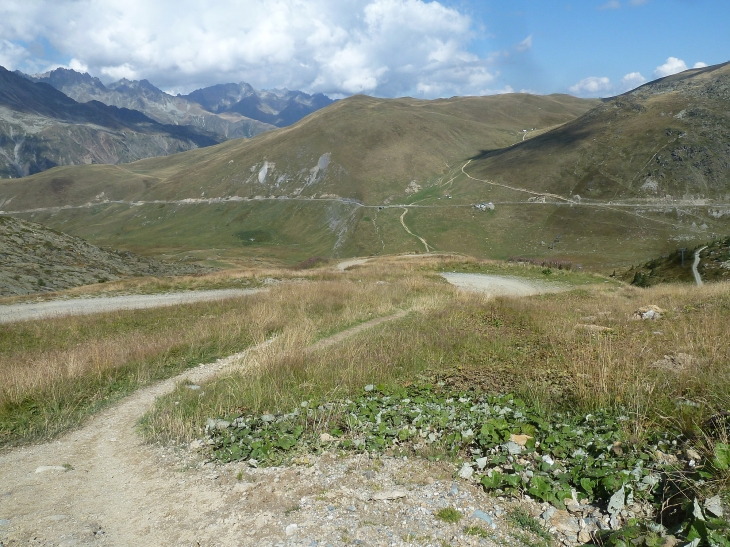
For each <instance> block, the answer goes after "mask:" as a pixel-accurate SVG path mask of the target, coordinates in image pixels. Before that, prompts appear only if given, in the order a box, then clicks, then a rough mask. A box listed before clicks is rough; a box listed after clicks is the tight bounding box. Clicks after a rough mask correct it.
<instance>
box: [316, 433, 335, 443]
mask: <svg viewBox="0 0 730 547" xmlns="http://www.w3.org/2000/svg"><path fill="white" fill-rule="evenodd" d="M334 440H335V438H334V437H333V436H332V435H330V434H329V433H320V435H319V441H320V442H322V443H331V442H332V441H334Z"/></svg>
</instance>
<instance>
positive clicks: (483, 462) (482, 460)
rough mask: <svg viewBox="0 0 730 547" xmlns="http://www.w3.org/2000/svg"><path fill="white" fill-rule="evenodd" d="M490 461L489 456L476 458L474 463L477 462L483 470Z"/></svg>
mask: <svg viewBox="0 0 730 547" xmlns="http://www.w3.org/2000/svg"><path fill="white" fill-rule="evenodd" d="M488 461H489V459H488V458H486V457H485V458H477V459H476V460H474V463H476V464H477V467H478V468H479V469H480V470H481V469H484V468H485V467H486V466H487V462H488Z"/></svg>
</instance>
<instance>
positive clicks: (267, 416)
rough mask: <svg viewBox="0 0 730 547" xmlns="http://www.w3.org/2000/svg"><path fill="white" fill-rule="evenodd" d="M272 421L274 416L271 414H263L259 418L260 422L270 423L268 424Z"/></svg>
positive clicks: (274, 418)
mask: <svg viewBox="0 0 730 547" xmlns="http://www.w3.org/2000/svg"><path fill="white" fill-rule="evenodd" d="M274 420H276V416H274V415H273V414H264V415H263V416H261V421H262V422H267V423H270V422H273V421H274Z"/></svg>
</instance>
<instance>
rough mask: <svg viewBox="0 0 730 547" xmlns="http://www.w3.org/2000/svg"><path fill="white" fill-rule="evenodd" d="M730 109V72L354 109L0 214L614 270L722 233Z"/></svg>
mask: <svg viewBox="0 0 730 547" xmlns="http://www.w3.org/2000/svg"><path fill="white" fill-rule="evenodd" d="M728 100H729V97H728V66H727V65H719V66H715V67H709V68H707V69H700V70H691V71H687V72H685V73H682V74H680V75H676V76H674V77H670V78H665V79H663V80H658V81H657V82H652V83H650V84H647V85H645V86H643V87H641V88H639V89H637V90H635V91H634V92H632V93H629V94H626V95H623V96H620V97H616V98H614V99H611V100H606V101H586V100H581V99H576V98H573V97H569V96H564V95H554V96H547V97H540V96H531V95H525V94H512V95H501V96H495V97H466V98H453V99H447V100H437V101H419V100H414V99H396V100H384V99H373V98H370V97H363V96H357V97H352V98H349V99H346V100H343V101H340V102H338V103H335V104H334V105H331V106H330V107H328V108H325V109H322V110H320V111H318V112H316V113H314V114H312V115H310V116H308V117H307V118H305V119H304V120H302V121H300V122H299V123H297V124H295V125H294V126H291V127H288V128H284V129H280V130H277V131H272V132H270V133H267V134H264V135H260V136H258V137H256V138H254V139H251V140H248V141H231V142H227V143H224V144H222V145H219V146H215V147H211V148H208V149H205V150H195V151H191V152H186V153H183V154H177V155H174V156H169V157H165V158H154V159H149V160H144V161H140V162H136V163H133V164H128V165H124V166H85V167H80V168H79V167H74V168H60V169H54V170H51V171H49V172H46V173H41V174H39V175H36V176H33V177H29V178H27V179H23V180H18V181H4V182H3V183H2V184H0V208H2V209H4V210H5V211H8V212H13V213H14V214H18V215H22V216H24V217H30V218H34V219H36V220H39V221H41V222H44V223H47V224H49V225H51V226H54V227H59V228H60V229H63V230H64V231H67V232H69V233H73V234H74V235H79V236H81V237H84V238H87V239H89V240H90V241H92V242H95V243H98V244H104V245H110V246H112V245H113V246H117V247H120V246H121V247H123V248H127V249H132V250H136V251H139V252H143V253H150V254H159V253H166V254H173V253H176V252H177V253H180V254H182V255H183V256H185V255H188V256H195V257H197V258H199V259H206V260H221V259H224V260H237V259H248V258H257V259H266V260H272V261H284V262H294V261H298V260H303V259H305V258H307V257H309V256H314V255H322V256H334V257H336V256H353V255H363V254H380V253H393V252H409V251H412V252H426V251H433V250H438V251H455V252H464V253H468V254H472V255H477V256H484V257H491V258H508V257H510V256H525V257H545V258H551V259H558V260H566V261H571V262H573V264H574V265H583V266H585V267H594V268H599V269H602V270H603V271H608V272H609V273H610V271H612V270H613V269H619V270H620V269H625V267H628V266H630V265H631V264H636V263H639V262H643V261H647V260H650V259H651V258H652V257H655V256H658V255H662V254H667V253H671V252H673V251H674V250H676V249H677V248H678V247H688V246H690V247H691V246H693V245H694V244H696V243H699V242H702V241H707V240H709V239H713V238H714V237H717V236H721V235H726V233H727V232H728V229H727V221H726V219H727V217H728V216H730V204H729V203H730V199H728V197H727V196H728V194H729V193H730V180H729V179H728V167H727V166H728V153H727V150H730V138H728V135H727V131H728V129H727V128H728V127H730V124H728V123H727V122H728V120H727V111H728V110H727V108H726V107H727V106H728ZM59 206H61V207H59Z"/></svg>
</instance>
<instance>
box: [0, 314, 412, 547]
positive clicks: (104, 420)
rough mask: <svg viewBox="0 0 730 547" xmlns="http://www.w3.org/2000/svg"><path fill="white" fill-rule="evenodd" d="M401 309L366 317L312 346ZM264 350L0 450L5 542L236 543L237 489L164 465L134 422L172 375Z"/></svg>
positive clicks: (249, 360)
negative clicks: (41, 440) (36, 441)
mask: <svg viewBox="0 0 730 547" xmlns="http://www.w3.org/2000/svg"><path fill="white" fill-rule="evenodd" d="M404 315H405V313H404V312H398V313H395V314H393V315H391V316H387V317H380V318H377V319H373V320H372V321H369V322H367V323H364V324H361V325H358V326H356V327H353V328H352V329H349V330H347V331H344V332H341V333H338V334H336V335H334V336H332V337H330V338H328V339H325V340H322V341H320V342H319V343H318V345H317V346H315V347H322V346H324V345H329V344H332V343H335V342H337V341H340V340H343V339H344V338H346V337H348V336H352V335H354V334H357V333H359V332H362V331H363V330H365V329H366V328H369V327H372V326H375V325H377V324H380V323H383V322H384V321H388V320H392V319H397V318H399V317H403V316H404ZM271 351H277V350H276V349H275V344H271V343H270V342H264V343H262V344H259V345H258V346H255V347H253V348H251V349H249V350H247V351H245V352H242V353H239V354H236V355H232V356H230V357H227V358H225V359H222V360H219V361H217V362H216V363H212V364H209V365H201V366H200V367H198V368H196V369H193V370H190V371H187V372H185V373H183V374H180V375H178V376H176V377H174V378H170V379H168V380H165V381H163V382H160V383H158V384H155V385H153V386H151V387H148V388H145V389H141V390H139V391H137V392H136V393H135V394H133V395H131V396H129V397H128V398H126V399H125V400H124V401H122V402H121V403H120V404H117V405H115V406H114V407H112V408H109V409H107V410H106V411H104V412H102V413H100V414H99V415H97V416H96V417H94V418H93V419H92V420H91V421H90V423H88V424H86V425H85V426H84V427H83V428H82V429H79V430H77V431H73V432H71V433H69V434H66V435H65V436H63V437H62V438H61V439H60V440H58V441H55V442H50V443H46V444H40V445H36V446H31V447H27V448H19V449H15V450H11V451H9V452H6V453H5V454H2V455H0V522H2V521H3V520H9V523H5V524H4V525H2V526H3V527H4V528H8V529H9V532H10V536H9V539H6V540H5V541H6V543H5V545H6V546H7V547H10V546H11V545H13V546H15V545H38V546H51V545H54V546H59V547H60V546H64V547H65V546H67V545H68V546H70V545H98V544H99V541H100V540H103V544H104V545H113V546H120V547H126V546H133V545H134V546H136V545H140V546H146V545H149V546H168V545H169V546H173V545H175V546H177V545H226V546H227V545H231V546H233V545H240V544H241V530H240V529H239V528H238V527H232V526H221V520H222V519H230V518H232V516H231V515H230V512H231V509H230V508H233V507H235V506H236V502H240V501H241V494H240V492H237V491H236V489H235V488H231V487H227V486H226V485H222V484H217V483H215V482H214V478H213V477H212V476H211V475H210V473H212V472H213V470H211V471H210V472H208V473H205V472H195V471H191V470H188V471H186V472H185V473H182V472H181V470H176V469H174V468H173V467H172V466H170V465H166V462H165V459H164V457H165V456H164V451H162V450H161V449H159V448H156V447H153V446H149V445H146V444H144V443H143V442H142V440H141V438H140V437H139V435H137V433H136V431H135V426H136V424H137V421H138V420H139V419H140V418H141V417H142V415H143V414H144V413H145V412H146V411H147V410H148V409H149V408H151V406H152V405H153V404H154V402H155V399H157V398H158V397H160V396H162V395H165V394H167V393H170V392H171V391H172V390H173V389H174V388H175V385H176V384H177V383H178V382H181V381H183V380H189V381H191V382H192V383H194V384H197V383H201V382H204V381H205V380H208V379H211V378H213V377H214V376H216V375H218V374H220V373H221V372H224V371H226V370H228V371H230V370H233V369H240V370H245V369H248V368H252V367H255V366H256V365H257V362H258V360H259V358H260V357H261V356H262V355H263V354H265V353H266V352H271ZM66 464H68V465H69V466H71V467H72V470H69V471H66V470H65V469H64V468H63V466H64V465H66ZM44 468H45V469H44ZM98 530H102V531H103V534H101V535H100V534H98V533H96V532H97V531H98ZM3 532H4V530H3V529H2V528H0V545H2V544H3V541H2V538H3ZM34 538H35V539H34Z"/></svg>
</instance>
